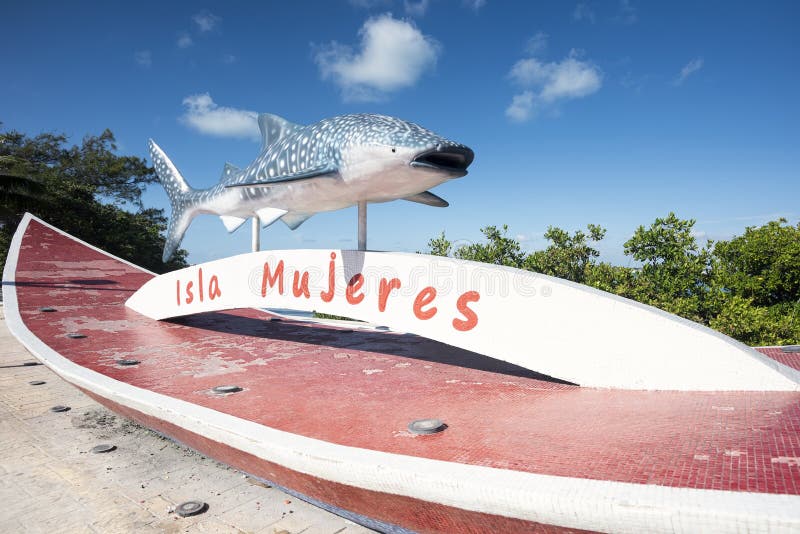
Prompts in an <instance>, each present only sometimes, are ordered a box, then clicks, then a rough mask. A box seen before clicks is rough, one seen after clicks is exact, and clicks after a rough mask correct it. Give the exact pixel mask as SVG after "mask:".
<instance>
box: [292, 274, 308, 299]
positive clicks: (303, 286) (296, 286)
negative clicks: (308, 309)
mask: <svg viewBox="0 0 800 534" xmlns="http://www.w3.org/2000/svg"><path fill="white" fill-rule="evenodd" d="M298 282H299V283H298ZM292 293H293V294H294V296H295V297H299V296H300V295H303V296H305V297H306V298H311V293H310V292H309V291H308V271H303V276H302V277H301V276H300V271H295V272H294V282H293V283H292Z"/></svg>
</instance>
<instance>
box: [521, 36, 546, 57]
mask: <svg viewBox="0 0 800 534" xmlns="http://www.w3.org/2000/svg"><path fill="white" fill-rule="evenodd" d="M548 38H549V36H548V35H547V34H546V33H544V32H536V35H534V36H533V37H531V38H530V39H528V43H527V45H526V46H525V51H526V52H528V54H530V55H532V56H538V55H539V54H541V53H542V52H544V51H545V50H547V39H548Z"/></svg>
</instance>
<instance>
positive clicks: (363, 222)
mask: <svg viewBox="0 0 800 534" xmlns="http://www.w3.org/2000/svg"><path fill="white" fill-rule="evenodd" d="M358 250H367V202H366V201H365V200H364V201H361V202H359V203H358Z"/></svg>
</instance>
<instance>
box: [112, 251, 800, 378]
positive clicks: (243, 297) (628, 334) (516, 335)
mask: <svg viewBox="0 0 800 534" xmlns="http://www.w3.org/2000/svg"><path fill="white" fill-rule="evenodd" d="M332 256H335V259H334V260H333V261H334V276H335V293H334V296H333V299H332V300H331V301H330V302H326V301H324V300H323V299H322V297H321V293H323V292H325V291H327V290H328V287H329V281H328V273H329V271H328V270H329V266H330V262H331V257H332ZM280 261H283V293H282V294H280V293H279V286H278V284H277V282H276V283H275V286H274V287H271V286H269V285H268V287H267V293H266V296H262V291H261V290H262V282H263V279H264V276H263V274H264V266H265V264H266V265H268V266H269V275H270V276H272V275H274V274H275V272H276V269H277V268H278V265H279V262H280ZM201 269H202V272H203V281H202V283H203V291H204V298H203V301H202V302H201V301H200V299H199V294H198V287H197V286H198V283H199V281H200V280H199V272H200V270H201ZM296 272H297V273H298V276H300V277H302V274H303V273H308V276H309V278H308V279H309V284H308V288H309V291H310V296H309V297H308V298H306V297H305V296H304V295H301V296H300V297H295V296H294V292H293V281H294V277H295V273H296ZM358 273H362V274H363V276H364V285H363V287H362V288H361V290H360V291H358V292H357V294H359V295H363V301H361V302H360V303H358V304H352V303H350V302H348V300H347V298H346V294H345V288H346V284H347V282H348V281H350V280H351V279H352V277H353V276H354V275H356V274H358ZM212 276H216V280H217V281H218V287H219V290H220V291H221V293H222V294H221V296H218V297H216V298H214V299H211V298H210V296H211V293H212V291H211V290H212V289H213V288H211V287H209V281H210V280H211V277H212ZM300 279H301V278H300ZM391 279H397V280H399V283H400V288H399V289H396V290H393V291H391V293H390V294H389V296H388V298H387V299H386V308H385V311H381V310H380V308H379V294H380V284H381V280H391ZM178 281H180V291H181V296H180V299H181V301H180V304H179V303H178V297H177V291H178ZM268 281H271V279H270V278H269V277H268ZM189 282H192V293H193V296H192V298H193V301H192V302H191V303H189V304H187V303H186V300H187V299H188V298H189V295H188V293H187V292H186V287H187V284H188V283H189ZM426 287H433V288H435V289H436V297H435V299H434V300H433V301H432V302H431V303H430V304H427V305H425V306H423V307H422V308H423V310H431V309H432V308H433V307H435V308H436V309H437V312H436V314H435V315H434V316H433V317H432V318H429V319H426V320H422V319H420V318H418V317H416V316H415V313H414V303H415V300H416V299H418V298H419V297H420V292H421V291H423V289H424V288H426ZM473 291H474V292H477V294H479V296H480V297H479V300H478V301H477V302H470V303H468V304H467V307H468V308H469V309H470V310H472V311H473V312H474V313H475V314H476V316H477V324H476V325H475V326H474V328H471V329H469V330H467V331H459V330H458V329H456V328H455V327H454V323H453V322H454V320H456V321H459V320H463V319H465V315H464V311H463V306H462V308H461V309H459V305H458V299H459V298H460V297H462V296H463V295H464V294H465V293H468V292H473ZM127 305H128V306H129V307H130V308H132V309H134V310H136V311H138V312H140V313H142V314H144V315H147V316H148V317H151V318H154V319H165V318H169V317H175V316H180V315H187V314H193V313H199V312H207V311H214V310H224V309H231V308H243V307H262V308H263V307H281V308H289V309H297V310H304V311H311V310H317V311H320V312H325V313H331V314H335V315H342V316H346V317H352V318H355V319H360V320H363V321H368V322H371V323H374V324H381V325H387V326H389V327H391V328H392V329H396V330H402V331H405V332H412V333H415V334H418V335H421V336H424V337H428V338H431V339H435V340H437V341H442V342H444V343H448V344H450V345H454V346H457V347H461V348H464V349H468V350H471V351H475V352H478V353H481V354H485V355H487V356H491V357H493V358H497V359H500V360H505V361H507V362H510V363H514V364H516V365H520V366H522V367H525V368H528V369H531V370H534V371H537V372H540V373H545V374H548V375H551V376H554V377H557V378H560V379H563V380H568V381H571V382H574V383H577V384H580V385H582V386H592V387H602V388H623V389H653V390H798V389H800V373H798V371H796V370H794V369H791V368H789V367H787V366H784V365H782V364H780V363H778V362H776V361H774V360H772V359H770V358H768V357H766V356H764V355H763V354H761V353H759V352H757V351H755V350H753V349H751V348H749V347H747V346H745V345H743V344H741V343H739V342H737V341H735V340H733V339H731V338H729V337H726V336H724V335H722V334H719V333H718V332H715V331H713V330H711V329H709V328H705V327H703V326H700V325H698V324H695V323H693V322H691V321H687V320H685V319H682V318H680V317H677V316H675V315H671V314H668V313H666V312H663V311H661V310H658V309H656V308H653V307H650V306H645V305H642V304H639V303H636V302H634V301H631V300H628V299H624V298H620V297H617V296H615V295H611V294H609V293H605V292H602V291H599V290H596V289H593V288H590V287H587V286H583V285H579V284H574V283H571V282H567V281H564V280H560V279H558V278H553V277H549V276H544V275H541V274H537V273H532V272H528V271H522V270H518V269H511V268H508V267H500V266H495V265H487V264H482V263H475V262H469V261H463V260H456V259H452V258H441V257H435V256H426V255H421V254H404V253H389V252H362V251H351V250H334V251H331V250H277V251H263V252H260V253H254V254H245V255H240V256H235V257H230V258H225V259H222V260H217V261H213V262H209V263H205V264H202V265H198V266H194V267H190V268H187V269H182V270H180V271H174V272H171V273H168V274H165V275H161V276H158V277H156V278H154V279H153V280H150V281H149V282H147V283H146V284H145V285H144V286H143V287H142V288H141V289H140V290H139V291H137V292H136V293H135V294H134V295H133V296H132V297H131V298H130V299H129V300H128V302H127Z"/></svg>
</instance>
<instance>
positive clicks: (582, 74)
mask: <svg viewBox="0 0 800 534" xmlns="http://www.w3.org/2000/svg"><path fill="white" fill-rule="evenodd" d="M508 75H509V77H510V78H511V80H512V81H513V82H514V83H515V84H516V85H518V86H520V87H521V88H522V89H524V90H523V91H522V92H521V93H518V94H517V95H515V96H514V98H513V100H512V102H511V105H509V107H508V108H507V109H506V116H508V117H509V118H510V119H512V120H515V121H519V122H522V121H526V120H528V119H530V118H531V117H533V116H534V115H535V112H536V111H538V110H539V109H541V108H544V107H547V106H554V105H556V104H557V103H558V102H560V101H562V100H570V99H575V98H583V97H585V96H588V95H590V94H592V93H595V92H597V91H598V90H599V89H600V87H602V85H603V75H602V73H601V72H600V70H599V69H598V68H597V67H595V66H594V65H592V64H591V63H589V62H588V61H583V60H581V59H579V58H578V53H577V52H576V51H574V50H573V51H572V52H570V55H569V56H567V57H566V58H564V59H563V60H561V61H553V62H549V63H546V62H543V61H540V60H538V59H536V58H526V59H521V60H519V61H517V62H516V63H515V64H514V66H513V67H512V68H511V71H510V72H509V74H508Z"/></svg>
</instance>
